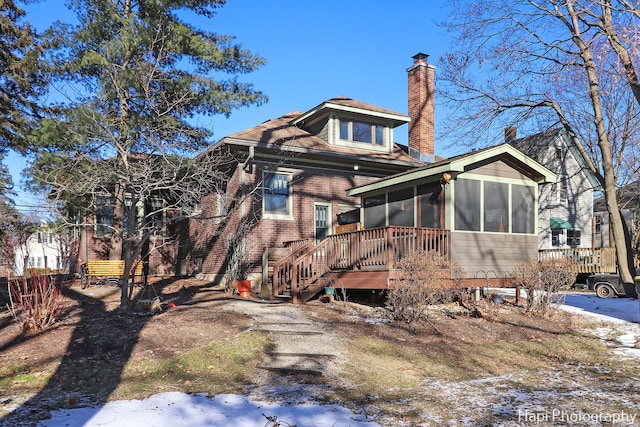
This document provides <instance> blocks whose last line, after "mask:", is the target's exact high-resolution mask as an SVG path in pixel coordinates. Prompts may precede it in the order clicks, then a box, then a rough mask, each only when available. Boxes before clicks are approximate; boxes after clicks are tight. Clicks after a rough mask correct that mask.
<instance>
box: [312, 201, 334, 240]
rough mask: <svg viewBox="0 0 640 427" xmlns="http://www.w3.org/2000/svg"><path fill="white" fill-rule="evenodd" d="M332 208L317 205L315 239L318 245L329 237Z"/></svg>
mask: <svg viewBox="0 0 640 427" xmlns="http://www.w3.org/2000/svg"><path fill="white" fill-rule="evenodd" d="M330 210H331V206H329V205H325V204H319V203H318V204H316V205H315V218H314V221H315V238H316V245H317V244H318V243H320V242H322V241H323V240H324V239H326V238H327V236H328V235H329V228H330V226H331V224H330V219H329V216H330Z"/></svg>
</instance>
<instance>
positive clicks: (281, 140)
mask: <svg viewBox="0 0 640 427" xmlns="http://www.w3.org/2000/svg"><path fill="white" fill-rule="evenodd" d="M414 59H415V63H414V65H412V66H411V67H410V68H409V69H408V92H409V115H408V116H407V115H404V114H401V113H398V112H394V111H390V110H387V109H384V108H380V107H378V106H374V105H371V104H367V103H364V102H361V101H357V100H354V99H350V98H346V97H335V98H331V99H328V100H326V101H324V102H322V103H320V104H319V105H317V106H315V107H313V108H312V109H310V110H308V111H306V112H300V111H296V112H292V113H288V114H285V115H283V116H281V117H279V118H276V119H273V120H268V121H266V122H264V123H262V124H259V125H257V126H255V127H252V128H249V129H246V130H243V131H241V132H238V133H235V134H232V135H229V136H226V137H224V138H222V139H221V140H220V141H219V142H217V143H216V144H215V145H213V146H212V147H210V149H209V150H207V151H206V152H204V153H202V154H201V155H202V156H205V155H208V154H209V153H219V152H220V151H221V150H226V151H227V152H229V153H231V154H232V155H233V157H234V158H236V159H238V162H237V166H236V167H235V168H234V169H233V170H232V171H231V173H230V175H229V179H228V182H227V185H226V188H225V191H224V194H212V195H210V196H208V197H206V198H205V199H204V200H203V203H202V214H201V215H200V216H199V217H195V218H192V219H190V220H189V222H188V225H187V226H186V227H185V228H184V231H185V234H184V235H183V238H182V239H181V242H180V253H179V258H180V260H179V261H178V265H180V266H182V271H179V273H184V274H198V275H200V276H201V277H206V278H208V279H210V280H212V281H214V282H216V283H217V282H221V281H222V280H224V278H225V273H226V272H227V271H228V268H227V267H229V264H230V263H232V262H233V259H234V257H235V256H237V255H234V250H233V249H234V247H235V248H237V247H238V245H239V242H238V240H237V237H238V230H239V229H243V228H245V227H248V228H250V231H249V232H248V233H247V236H246V238H245V239H244V242H243V245H246V246H245V247H246V251H247V252H248V253H247V254H246V260H247V264H248V265H249V267H250V268H249V270H250V273H251V277H252V278H253V279H254V283H259V282H260V281H261V280H262V272H263V262H262V257H263V255H264V253H265V248H275V247H285V246H290V245H291V244H293V243H294V242H301V241H307V240H310V241H313V242H314V243H318V242H320V241H322V240H323V239H324V238H325V237H326V236H327V235H330V234H333V233H334V231H335V229H336V226H345V225H347V224H353V225H352V227H355V228H357V227H359V226H360V208H361V206H360V204H359V203H360V201H359V198H358V197H351V196H347V190H348V189H350V188H352V187H356V186H360V185H364V184H367V183H371V182H373V181H375V180H377V179H380V178H382V177H385V176H389V175H394V174H397V173H401V172H404V171H407V170H410V169H413V168H415V167H418V166H421V165H423V164H424V162H433V161H434V160H435V159H436V156H435V153H434V128H433V122H434V106H433V97H434V83H433V82H434V68H433V66H431V65H429V64H427V62H426V60H425V59H426V55H423V54H418V55H416V56H415V57H414ZM407 123H409V147H408V149H406V148H403V147H400V146H399V145H397V144H396V143H395V142H394V130H395V129H396V128H397V127H399V126H401V125H405V124H407ZM247 196H248V197H247ZM245 197H246V199H245ZM240 199H243V200H244V203H242V205H241V206H238V205H235V206H234V208H233V209H231V206H230V205H231V204H234V203H237V201H238V200H240ZM230 210H233V214H232V215H229V216H228V217H227V218H224V219H221V218H220V216H223V215H221V214H223V213H224V212H226V211H230ZM242 224H250V225H245V227H243V225H242ZM187 236H188V237H187Z"/></svg>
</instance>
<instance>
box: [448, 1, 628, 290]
mask: <svg viewBox="0 0 640 427" xmlns="http://www.w3.org/2000/svg"><path fill="white" fill-rule="evenodd" d="M452 7H453V10H454V11H455V13H453V14H452V17H451V19H450V20H449V21H447V22H446V23H444V24H443V25H444V26H445V27H446V28H447V29H449V30H450V31H452V32H454V33H455V37H456V40H457V45H456V49H455V51H454V52H452V53H450V54H449V55H447V56H446V57H445V58H443V59H442V62H443V67H442V72H443V80H444V81H445V82H446V87H445V90H444V91H443V93H444V95H445V98H446V99H448V101H449V102H451V103H452V106H453V107H454V110H453V111H454V114H453V116H454V117H456V118H457V119H458V120H451V121H449V124H450V125H451V127H450V128H449V129H451V128H453V127H455V128H457V129H458V130H460V129H463V131H462V132H458V135H459V136H460V137H462V138H465V140H466V141H467V142H466V143H467V144H468V141H470V140H474V141H476V143H482V141H486V139H485V138H487V136H488V135H490V134H492V133H493V132H495V131H496V128H497V127H499V128H500V129H502V128H504V127H505V126H506V125H513V124H514V123H517V124H518V125H519V126H520V127H521V128H523V127H524V128H525V130H527V129H528V130H531V129H533V128H534V126H535V125H536V124H538V125H539V121H540V120H541V118H547V119H548V118H549V117H550V116H549V114H552V115H553V122H552V121H548V120H547V121H546V122H545V124H546V126H551V125H554V122H555V123H560V124H561V125H562V126H564V127H565V128H566V129H567V131H568V133H569V135H570V137H571V138H572V139H573V142H574V143H575V144H576V146H577V147H578V149H579V150H580V151H581V152H582V154H583V155H584V157H585V158H586V159H587V161H588V165H587V166H588V168H589V169H590V170H591V172H592V173H593V174H594V175H595V176H596V177H597V179H598V181H599V182H600V184H601V186H602V190H603V192H604V195H605V199H606V204H607V211H608V213H609V217H610V226H611V232H612V236H613V242H614V244H615V247H616V251H617V258H618V269H619V271H620V274H621V276H622V278H623V280H624V281H625V282H630V281H633V276H632V274H631V269H632V257H631V251H630V248H631V243H630V236H629V235H628V232H625V227H624V223H623V219H622V216H621V214H620V208H619V206H618V201H617V197H616V189H617V181H618V178H619V176H620V175H621V174H622V173H623V172H621V171H622V169H623V168H626V169H625V171H626V173H628V171H632V170H633V169H634V168H635V169H636V170H637V165H635V166H634V165H631V166H629V165H627V164H625V159H628V157H627V156H626V153H629V152H631V151H633V152H635V151H637V135H636V134H634V132H635V129H633V128H634V127H635V126H634V125H633V124H634V123H635V118H637V115H638V110H637V108H631V107H629V102H628V100H627V102H625V103H624V105H625V107H623V106H622V104H621V103H619V102H618V100H616V99H615V97H617V96H618V93H619V92H618V91H619V88H620V87H621V85H626V87H627V88H628V87H629V86H630V87H631V88H632V90H631V91H629V90H628V89H625V90H626V91H627V92H630V93H632V94H633V95H634V96H636V98H635V99H638V98H637V95H636V93H637V75H636V73H635V69H634V63H637V59H638V51H637V46H638V40H637V37H638V35H637V34H635V33H634V32H633V31H631V30H632V29H633V28H637V26H638V21H639V20H640V16H639V14H638V8H637V5H636V4H635V2H631V1H613V0H602V1H600V2H598V1H581V0H575V1H574V0H569V1H566V0H546V1H542V2H536V1H533V0H514V1H511V2H506V3H504V2H493V1H489V0H480V1H476V2H473V3H469V2H467V1H463V0H456V1H454V2H453V4H452ZM559 85H562V86H563V87H564V88H565V89H566V90H564V91H558V90H557V88H558V86H559ZM587 118H588V119H587ZM527 127H528V128H527ZM625 129H626V130H625ZM589 147H593V148H594V149H593V150H590V149H589Z"/></svg>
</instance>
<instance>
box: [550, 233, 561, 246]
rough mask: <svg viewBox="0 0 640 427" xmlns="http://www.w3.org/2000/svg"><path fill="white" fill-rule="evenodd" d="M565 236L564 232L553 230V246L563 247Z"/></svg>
mask: <svg viewBox="0 0 640 427" xmlns="http://www.w3.org/2000/svg"><path fill="white" fill-rule="evenodd" d="M563 234H564V230H562V229H559V230H551V246H553V247H560V246H562V239H561V237H562V235H563Z"/></svg>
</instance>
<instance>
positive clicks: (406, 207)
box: [389, 187, 414, 227]
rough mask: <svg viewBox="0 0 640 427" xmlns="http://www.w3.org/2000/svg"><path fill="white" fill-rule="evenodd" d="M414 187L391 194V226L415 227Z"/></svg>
mask: <svg viewBox="0 0 640 427" xmlns="http://www.w3.org/2000/svg"><path fill="white" fill-rule="evenodd" d="M413 214H414V208H413V187H411V188H405V189H403V190H398V191H393V192H391V193H389V225H395V226H399V227H413Z"/></svg>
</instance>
